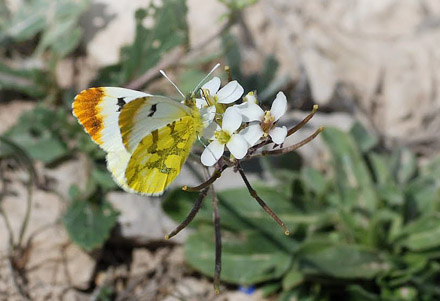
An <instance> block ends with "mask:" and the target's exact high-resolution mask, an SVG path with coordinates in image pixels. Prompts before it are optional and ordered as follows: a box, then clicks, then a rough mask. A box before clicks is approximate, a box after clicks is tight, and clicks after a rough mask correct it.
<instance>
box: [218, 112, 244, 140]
mask: <svg viewBox="0 0 440 301" xmlns="http://www.w3.org/2000/svg"><path fill="white" fill-rule="evenodd" d="M241 121H242V117H241V114H240V113H239V112H238V110H237V109H235V108H233V107H229V108H227V109H226V111H225V113H224V114H223V121H222V129H223V130H225V131H228V132H229V133H230V134H233V133H234V132H235V131H236V130H237V129H238V128H239V127H240V125H241Z"/></svg>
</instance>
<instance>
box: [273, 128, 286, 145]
mask: <svg viewBox="0 0 440 301" xmlns="http://www.w3.org/2000/svg"><path fill="white" fill-rule="evenodd" d="M269 136H270V138H272V141H273V142H275V144H282V143H283V142H284V140H285V139H286V136H287V128H286V127H285V126H283V127H274V128H273V129H271V130H270V132H269Z"/></svg>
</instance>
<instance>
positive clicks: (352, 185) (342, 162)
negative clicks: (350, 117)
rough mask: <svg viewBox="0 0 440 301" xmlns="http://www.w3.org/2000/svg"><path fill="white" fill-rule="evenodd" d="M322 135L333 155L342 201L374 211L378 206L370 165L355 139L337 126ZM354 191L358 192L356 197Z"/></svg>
mask: <svg viewBox="0 0 440 301" xmlns="http://www.w3.org/2000/svg"><path fill="white" fill-rule="evenodd" d="M322 135H323V136H322V137H323V139H324V141H325V143H326V144H327V146H328V147H329V149H330V152H331V154H332V157H333V165H334V168H335V173H336V175H335V177H336V184H337V188H338V191H339V193H340V196H341V202H342V203H344V204H353V205H355V206H359V207H360V208H363V209H366V210H368V211H369V212H372V211H373V210H374V209H375V208H376V206H377V196H376V192H375V190H374V186H373V182H372V178H371V175H370V172H369V170H368V167H367V165H366V163H365V162H364V160H363V158H362V156H361V151H360V150H359V148H358V147H357V146H356V143H355V141H354V139H353V138H352V137H351V136H350V135H348V134H346V133H344V132H342V131H340V130H338V129H335V128H326V129H325V131H324V132H323V133H322ZM352 192H356V197H355V199H353V196H354V195H353V193H352Z"/></svg>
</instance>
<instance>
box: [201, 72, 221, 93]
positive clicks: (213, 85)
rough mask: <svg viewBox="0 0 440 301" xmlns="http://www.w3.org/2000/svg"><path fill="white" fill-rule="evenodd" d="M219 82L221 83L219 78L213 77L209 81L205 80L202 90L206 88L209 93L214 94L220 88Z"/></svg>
mask: <svg viewBox="0 0 440 301" xmlns="http://www.w3.org/2000/svg"><path fill="white" fill-rule="evenodd" d="M220 84H221V81H220V78H218V77H214V78H213V79H211V80H210V81H209V82H207V83H206V84H204V85H203V86H202V90H204V89H208V90H209V94H211V95H212V96H214V95H215V94H216V93H217V91H218V89H219V88H220Z"/></svg>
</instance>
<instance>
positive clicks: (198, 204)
mask: <svg viewBox="0 0 440 301" xmlns="http://www.w3.org/2000/svg"><path fill="white" fill-rule="evenodd" d="M208 190H209V187H206V188H205V189H203V190H202V191H201V192H200V194H199V197H198V198H197V201H196V202H195V204H194V206H193V208H192V209H191V211H190V212H189V214H188V216H187V217H186V218H185V219H184V220H183V222H182V223H180V225H178V226H177V227H176V228H175V229H174V230H173V231H171V233H170V234H168V235H166V236H165V239H166V240H168V239H170V238H171V237H173V236H175V235H177V233H179V232H180V231H182V230H183V229H184V228H185V227H186V226H188V225H189V224H190V223H191V222H192V220H193V219H194V217H195V216H196V214H197V212H199V210H200V208H201V207H202V203H203V200H204V199H205V197H206V195H207V194H208Z"/></svg>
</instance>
